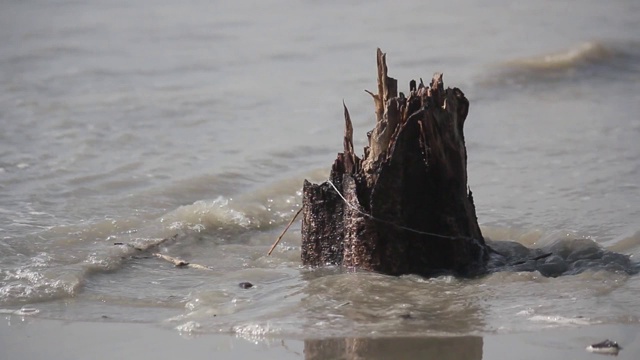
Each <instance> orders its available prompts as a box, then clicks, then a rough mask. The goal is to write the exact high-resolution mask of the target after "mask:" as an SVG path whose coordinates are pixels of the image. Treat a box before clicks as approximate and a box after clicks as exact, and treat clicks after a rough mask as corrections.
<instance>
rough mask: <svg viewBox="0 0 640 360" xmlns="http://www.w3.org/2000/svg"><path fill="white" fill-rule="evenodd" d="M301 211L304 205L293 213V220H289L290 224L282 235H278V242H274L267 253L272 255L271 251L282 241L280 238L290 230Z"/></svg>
mask: <svg viewBox="0 0 640 360" xmlns="http://www.w3.org/2000/svg"><path fill="white" fill-rule="evenodd" d="M300 212H302V206H301V207H300V209H298V212H297V213H296V214H295V215H293V218H292V219H291V221H289V224H288V225H287V227H286V228H284V231H283V232H282V234H280V236H278V238H277V239H276V242H274V243H273V245H271V249H269V252H268V253H267V256H270V255H271V253H272V252H273V249H275V248H276V246H278V243H279V242H280V240H282V237H283V236H284V234H285V233H286V232H287V230H289V228H290V227H291V224H293V222H294V221H295V220H296V218H297V217H298V215H299V214H300Z"/></svg>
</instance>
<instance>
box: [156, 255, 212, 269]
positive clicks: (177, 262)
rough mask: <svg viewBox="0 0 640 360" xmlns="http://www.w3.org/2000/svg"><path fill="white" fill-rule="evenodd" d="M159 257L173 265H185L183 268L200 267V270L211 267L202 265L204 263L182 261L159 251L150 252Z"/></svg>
mask: <svg viewBox="0 0 640 360" xmlns="http://www.w3.org/2000/svg"><path fill="white" fill-rule="evenodd" d="M151 255H153V256H155V257H157V258H159V259H162V260H165V261H168V262H170V263H172V264H173V265H175V267H185V268H191V269H200V270H211V268H209V267H207V266H204V265H200V264H192V263H190V262H188V261H184V260H182V259H179V258H175V257H173V256H169V255H165V254H160V253H153V254H151Z"/></svg>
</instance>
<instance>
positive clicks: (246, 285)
mask: <svg viewBox="0 0 640 360" xmlns="http://www.w3.org/2000/svg"><path fill="white" fill-rule="evenodd" d="M238 286H240V287H241V288H243V289H250V288H252V287H253V284H252V283H250V282H248V281H244V282H241V283H240V284H238Z"/></svg>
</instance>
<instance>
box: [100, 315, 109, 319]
mask: <svg viewBox="0 0 640 360" xmlns="http://www.w3.org/2000/svg"><path fill="white" fill-rule="evenodd" d="M101 318H103V319H109V316H107V315H102V316H101Z"/></svg>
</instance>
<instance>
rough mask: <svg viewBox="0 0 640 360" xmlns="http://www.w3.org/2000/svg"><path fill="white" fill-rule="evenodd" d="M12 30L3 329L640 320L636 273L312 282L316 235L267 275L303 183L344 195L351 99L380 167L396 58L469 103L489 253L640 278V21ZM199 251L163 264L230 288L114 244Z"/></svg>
mask: <svg viewBox="0 0 640 360" xmlns="http://www.w3.org/2000/svg"><path fill="white" fill-rule="evenodd" d="M0 7H1V8H2V11H0V41H2V43H3V44H4V45H5V46H3V51H2V52H0V83H2V84H3V86H2V87H0V123H1V124H2V131H1V132H0V231H1V234H2V235H1V237H0V263H1V266H0V308H2V309H3V311H4V312H6V313H12V312H16V311H17V312H20V311H21V309H23V310H22V313H24V314H26V315H30V316H40V317H50V318H57V319H64V320H75V319H77V320H94V319H101V320H105V321H129V322H152V323H159V324H162V325H163V326H167V327H170V328H175V329H177V331H180V332H232V333H236V334H238V335H240V336H244V337H248V338H259V337H263V336H269V335H270V334H279V335H282V334H285V335H287V336H298V337H326V336H356V337H357V336H370V335H385V336H386V335H408V336H412V335H415V334H422V335H424V334H482V333H487V332H518V331H526V330H540V329H545V328H547V327H567V326H576V325H584V324H595V323H607V324H637V323H638V322H639V321H640V319H639V318H638V316H637V315H636V314H638V313H640V304H638V302H637V300H636V299H637V298H638V295H639V294H640V281H639V280H638V278H637V276H634V275H629V273H632V271H625V270H629V269H630V268H624V267H623V268H615V267H607V266H602V264H592V266H588V265H589V264H587V265H585V267H584V269H582V270H586V271H578V272H575V274H574V275H570V276H561V277H556V278H552V277H544V276H542V275H541V273H540V272H526V271H523V272H518V271H515V272H498V273H494V274H491V275H488V276H485V277H483V278H480V279H473V280H461V279H455V278H451V277H446V276H445V277H439V278H435V279H423V278H420V277H417V276H404V277H399V278H398V277H389V276H383V275H378V274H369V273H362V272H346V271H344V270H341V269H333V268H328V269H316V270H314V269H306V268H304V267H301V264H300V260H299V256H300V248H299V245H300V232H299V225H296V226H294V227H293V228H292V229H291V230H290V231H289V232H288V233H287V234H286V236H285V237H284V239H283V244H282V245H281V246H280V247H278V248H277V249H276V251H275V252H274V254H273V255H272V256H270V257H268V256H266V252H267V250H268V248H269V246H270V245H271V243H272V242H273V241H274V239H275V237H276V236H277V235H278V234H279V233H280V231H282V229H283V228H284V226H285V224H286V223H287V222H288V221H289V219H290V218H291V216H293V214H294V213H295V212H296V211H297V209H298V208H299V206H300V205H299V204H300V188H301V186H302V181H303V179H305V178H307V179H310V180H313V181H322V180H323V179H324V178H326V176H327V175H328V171H329V167H330V165H331V163H332V161H333V159H334V157H335V154H336V153H337V152H338V151H340V149H341V148H342V145H341V142H342V131H343V129H342V124H343V122H342V121H343V120H342V108H341V105H342V104H341V101H342V100H343V99H344V101H345V102H346V104H347V106H348V107H349V109H350V112H351V115H352V119H353V121H354V126H355V140H356V144H355V145H356V147H357V148H358V149H362V147H363V146H364V139H366V136H365V133H366V131H368V130H369V129H370V128H372V126H373V107H372V103H371V99H370V97H369V96H368V95H367V94H365V93H364V92H363V89H373V88H375V86H376V85H375V49H376V47H378V46H379V47H381V48H382V49H383V50H384V51H386V52H388V64H389V68H390V75H391V76H394V77H396V78H398V79H399V81H400V83H401V84H406V83H408V81H409V80H410V79H412V78H417V77H420V76H422V77H423V78H425V79H428V78H429V77H430V76H431V74H432V73H433V72H434V71H442V72H444V74H445V85H448V86H457V87H460V88H461V89H462V90H463V91H464V92H465V94H466V95H467V96H468V98H469V99H470V101H471V110H470V115H469V118H468V120H467V122H466V129H465V131H466V134H465V136H466V141H467V148H468V153H469V160H468V166H469V185H470V187H471V189H472V190H473V194H474V199H475V203H476V208H477V212H478V218H479V221H480V223H481V226H482V229H483V233H484V234H485V236H486V237H487V238H490V239H492V240H496V241H502V240H510V241H517V242H519V243H521V244H524V245H526V246H530V247H534V248H545V247H549V246H552V245H553V244H554V243H557V242H558V241H567V244H569V245H568V246H569V247H570V249H572V250H574V251H577V250H579V249H580V244H578V243H575V244H574V245H571V243H570V241H572V240H573V239H587V240H588V241H592V242H595V243H596V244H598V245H599V246H601V247H603V248H605V249H607V250H610V251H615V252H617V253H621V254H625V255H630V256H631V262H632V263H634V262H635V259H636V257H637V256H638V255H640V222H639V221H638V219H640V205H639V204H640V182H639V180H638V179H640V162H639V161H638V158H639V156H640V141H638V140H639V139H640V118H639V116H638V114H640V39H639V38H638V37H637V34H638V33H640V32H639V31H638V30H640V28H639V27H638V24H640V4H639V3H638V2H637V1H619V2H616V3H614V4H610V3H607V4H605V3H604V2H599V1H583V2H581V5H580V6H572V7H571V8H570V9H568V7H569V5H567V4H561V3H558V2H551V1H549V2H546V1H543V2H536V3H530V4H518V3H511V2H501V1H495V2H491V3H489V4H477V5H472V4H466V3H464V5H463V3H462V2H460V3H458V2H454V3H451V2H447V3H437V4H427V3H424V2H419V1H408V2H404V3H402V4H397V5H394V6H393V7H392V6H391V5H388V4H386V3H383V2H373V3H372V2H366V3H365V2H358V1H352V2H314V1H309V2H293V1H273V2H268V3H265V2H253V1H252V2H234V3H225V4H219V3H211V2H204V1H192V2H188V3H180V4H178V3H174V2H162V1H161V2H158V1H154V2H148V1H139V2H134V3H130V2H120V3H117V2H109V3H101V2H83V3H76V2H56V3H52V2H11V3H4V4H2V5H0ZM454 9H455V11H454ZM569 10H570V11H569ZM498 15H500V16H498ZM634 30H635V31H634ZM360 151H361V150H360ZM176 234H177V235H178V237H177V238H176V239H175V240H173V241H169V242H167V243H165V244H163V246H162V247H161V252H162V253H165V254H167V255H171V256H174V257H179V258H182V259H185V260H187V261H190V262H192V263H196V264H201V265H204V266H208V267H210V268H211V270H210V271H205V270H197V269H176V268H174V267H173V266H172V265H171V264H170V263H168V262H164V261H161V260H159V259H157V258H148V257H146V256H145V255H144V254H142V255H140V254H136V253H135V251H134V250H132V249H131V248H129V247H126V246H118V245H114V243H135V244H138V245H140V244H145V243H148V242H152V241H155V240H157V239H162V238H167V237H171V236H173V235H176ZM572 246H573V247H572ZM242 281H250V282H251V283H253V284H255V286H254V287H252V288H250V289H242V288H240V287H239V286H238V283H239V282H242Z"/></svg>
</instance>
